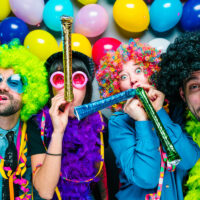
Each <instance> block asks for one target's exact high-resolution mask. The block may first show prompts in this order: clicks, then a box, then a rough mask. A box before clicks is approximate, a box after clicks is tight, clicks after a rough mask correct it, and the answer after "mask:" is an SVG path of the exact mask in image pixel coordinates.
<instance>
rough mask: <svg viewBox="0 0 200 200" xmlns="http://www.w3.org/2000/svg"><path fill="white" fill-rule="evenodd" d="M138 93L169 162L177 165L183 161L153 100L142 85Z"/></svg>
mask: <svg viewBox="0 0 200 200" xmlns="http://www.w3.org/2000/svg"><path fill="white" fill-rule="evenodd" d="M136 94H137V96H138V97H139V99H140V101H141V102H142V104H143V106H144V109H145V110H146V112H147V114H148V116H149V118H150V120H151V121H152V122H153V124H154V127H155V129H156V133H157V135H158V137H159V139H160V142H161V144H162V146H163V147H164V149H165V151H166V153H167V157H168V163H169V164H172V165H177V164H178V163H179V162H180V161H181V158H180V156H179V155H178V153H177V152H176V150H175V148H174V145H173V144H172V142H171V140H170V138H169V136H168V134H167V132H166V130H165V128H164V126H163V125H162V123H161V121H160V119H159V117H158V115H157V113H156V111H155V110H154V108H153V106H152V104H151V102H150V101H149V99H148V97H147V95H146V93H145V91H144V89H143V88H141V87H139V88H137V89H136Z"/></svg>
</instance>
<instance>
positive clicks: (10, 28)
mask: <svg viewBox="0 0 200 200" xmlns="http://www.w3.org/2000/svg"><path fill="white" fill-rule="evenodd" d="M28 32H29V30H28V27H27V25H26V24H25V23H24V22H23V21H22V20H21V19H19V18H17V17H8V18H6V19H4V20H3V21H2V22H1V24H0V41H1V44H4V43H9V42H10V41H11V40H12V39H14V38H18V39H19V40H20V42H21V44H23V42H24V38H25V37H26V35H27V34H28Z"/></svg>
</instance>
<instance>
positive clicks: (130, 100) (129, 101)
mask: <svg viewBox="0 0 200 200" xmlns="http://www.w3.org/2000/svg"><path fill="white" fill-rule="evenodd" d="M132 101H133V98H130V99H128V100H127V101H126V103H125V104H124V108H123V109H125V108H126V107H127V106H128V105H129V104H130V103H131V102H132Z"/></svg>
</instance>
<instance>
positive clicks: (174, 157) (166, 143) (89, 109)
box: [74, 87, 181, 165]
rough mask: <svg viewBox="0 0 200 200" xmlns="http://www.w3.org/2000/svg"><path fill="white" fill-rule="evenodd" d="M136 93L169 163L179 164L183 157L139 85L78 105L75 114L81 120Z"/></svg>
mask: <svg viewBox="0 0 200 200" xmlns="http://www.w3.org/2000/svg"><path fill="white" fill-rule="evenodd" d="M136 95H137V96H138V97H139V99H140V100H141V102H142V104H143V106H144V108H145V110H146V112H147V114H148V116H149V118H150V119H151V121H152V123H153V124H154V127H155V129H156V133H157V135H158V137H159V139H160V141H161V144H162V146H163V147H164V149H165V151H166V153H167V156H168V163H169V164H172V165H177V164H178V163H179V162H180V161H181V158H180V156H179V155H178V153H177V152H176V150H175V148H174V146H173V144H172V142H171V140H170V138H169V136H168V135H167V132H166V130H165V128H164V126H163V125H162V123H161V121H160V119H159V117H158V115H157V113H156V111H155V110H154V108H153V106H152V104H151V102H150V101H149V99H148V97H147V95H146V93H145V91H144V89H143V88H140V87H139V88H137V89H129V90H126V91H124V92H121V93H118V94H116V95H113V96H110V97H108V98H105V99H101V100H98V101H94V102H91V103H89V104H85V105H81V106H77V107H75V108H74V114H75V116H76V117H77V118H78V120H81V119H83V118H84V117H87V116H88V115H91V114H92V113H94V112H97V111H99V110H102V109H104V108H106V107H108V106H111V105H113V104H116V103H119V102H121V101H125V100H127V99H129V98H133V97H135V96H136Z"/></svg>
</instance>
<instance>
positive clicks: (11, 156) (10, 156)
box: [2, 131, 19, 200]
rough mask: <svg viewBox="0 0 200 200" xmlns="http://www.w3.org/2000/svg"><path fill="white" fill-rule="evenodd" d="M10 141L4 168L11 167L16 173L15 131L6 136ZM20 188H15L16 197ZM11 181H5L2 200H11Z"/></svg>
mask: <svg viewBox="0 0 200 200" xmlns="http://www.w3.org/2000/svg"><path fill="white" fill-rule="evenodd" d="M6 138H7V140H8V147H7V149H6V152H5V158H4V167H10V168H11V169H12V172H15V170H16V168H17V149H16V146H15V143H14V131H10V132H8V133H7V134H6ZM18 188H19V187H18V186H17V185H15V186H14V191H15V197H16V196H18ZM9 199H10V193H9V181H8V179H3V187H2V200H9Z"/></svg>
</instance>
